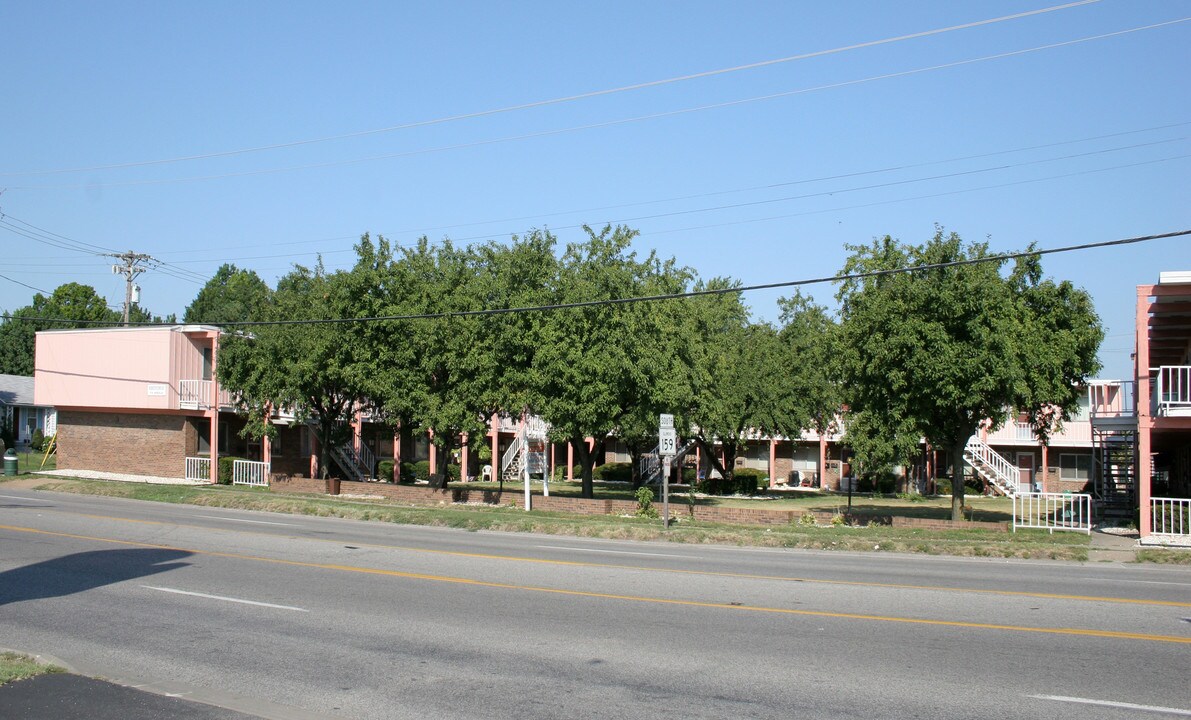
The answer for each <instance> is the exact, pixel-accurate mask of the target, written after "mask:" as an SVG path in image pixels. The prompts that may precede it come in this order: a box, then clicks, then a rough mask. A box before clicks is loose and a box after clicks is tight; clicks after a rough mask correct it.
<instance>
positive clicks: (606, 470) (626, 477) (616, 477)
mask: <svg viewBox="0 0 1191 720" xmlns="http://www.w3.org/2000/svg"><path fill="white" fill-rule="evenodd" d="M591 476H592V478H594V479H596V480H605V481H619V482H632V480H633V464H632V463H625V462H616V463H606V464H604V465H600V466H599V467H597V468H593V469H592V471H591Z"/></svg>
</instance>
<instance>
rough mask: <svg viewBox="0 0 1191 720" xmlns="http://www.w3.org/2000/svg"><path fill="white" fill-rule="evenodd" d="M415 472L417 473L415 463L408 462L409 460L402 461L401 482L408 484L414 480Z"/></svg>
mask: <svg viewBox="0 0 1191 720" xmlns="http://www.w3.org/2000/svg"><path fill="white" fill-rule="evenodd" d="M415 474H416V471H415V470H414V464H413V463H407V462H403V463H401V483H402V484H404V485H408V484H409V483H412V482H413V481H414V477H415Z"/></svg>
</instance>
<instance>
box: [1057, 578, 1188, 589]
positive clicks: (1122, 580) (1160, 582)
mask: <svg viewBox="0 0 1191 720" xmlns="http://www.w3.org/2000/svg"><path fill="white" fill-rule="evenodd" d="M1076 580H1096V581H1098V582H1120V583H1128V584H1130V585H1134V584H1138V583H1144V584H1146V585H1179V586H1186V587H1191V583H1182V582H1170V581H1168V580H1128V579H1126V578H1097V577H1084V578H1076Z"/></svg>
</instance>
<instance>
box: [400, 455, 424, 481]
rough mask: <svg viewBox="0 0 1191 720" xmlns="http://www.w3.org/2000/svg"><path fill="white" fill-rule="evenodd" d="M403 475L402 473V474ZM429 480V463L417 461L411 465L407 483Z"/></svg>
mask: <svg viewBox="0 0 1191 720" xmlns="http://www.w3.org/2000/svg"><path fill="white" fill-rule="evenodd" d="M402 475H404V473H402ZM429 479H430V461H429V460H419V461H417V462H416V463H414V464H413V468H412V471H411V472H410V475H409V481H410V482H413V481H414V480H429Z"/></svg>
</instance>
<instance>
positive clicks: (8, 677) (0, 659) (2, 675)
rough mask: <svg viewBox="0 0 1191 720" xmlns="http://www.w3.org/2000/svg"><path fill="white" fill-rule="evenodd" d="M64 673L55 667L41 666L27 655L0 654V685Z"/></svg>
mask: <svg viewBox="0 0 1191 720" xmlns="http://www.w3.org/2000/svg"><path fill="white" fill-rule="evenodd" d="M60 672H66V671H65V670H63V669H62V668H60V667H58V666H57V665H43V664H41V663H39V662H37V661H36V660H34V659H33V658H31V657H29V656H27V655H20V654H18V653H10V652H6V653H0V685H4V684H6V683H10V682H15V681H17V680H24V679H26V678H31V677H33V676H35V675H43V674H45V673H60Z"/></svg>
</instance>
